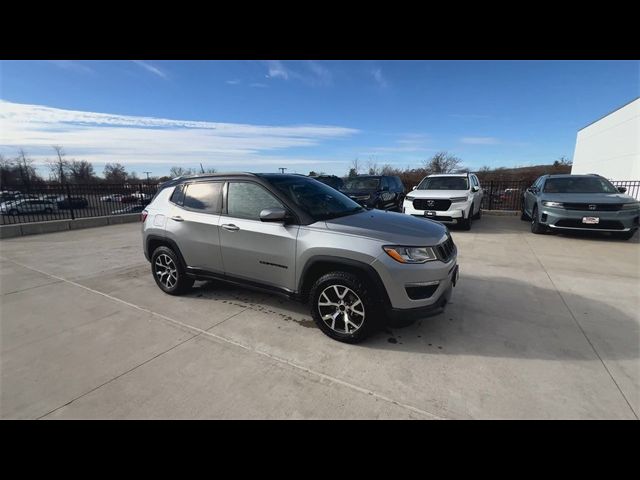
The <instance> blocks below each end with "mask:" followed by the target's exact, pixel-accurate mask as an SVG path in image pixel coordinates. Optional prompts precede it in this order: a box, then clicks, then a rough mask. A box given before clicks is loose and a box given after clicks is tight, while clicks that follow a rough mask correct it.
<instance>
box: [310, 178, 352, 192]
mask: <svg viewBox="0 0 640 480" xmlns="http://www.w3.org/2000/svg"><path fill="white" fill-rule="evenodd" d="M309 178H313V179H314V180H318V181H319V182H322V183H324V184H325V185H329V186H330V187H331V188H335V189H336V190H340V189H342V186H343V185H344V181H343V180H342V179H341V178H340V177H336V176H335V175H315V176H310V177H309Z"/></svg>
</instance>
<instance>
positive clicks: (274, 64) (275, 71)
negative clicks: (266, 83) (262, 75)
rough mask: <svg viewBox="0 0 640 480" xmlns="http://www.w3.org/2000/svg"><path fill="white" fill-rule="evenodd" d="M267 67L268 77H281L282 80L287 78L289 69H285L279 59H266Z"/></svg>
mask: <svg viewBox="0 0 640 480" xmlns="http://www.w3.org/2000/svg"><path fill="white" fill-rule="evenodd" d="M267 68H268V69H269V74H268V77H270V78H282V79H284V80H288V79H289V75H290V72H289V69H287V68H286V67H285V66H284V65H283V64H282V62H281V61H280V60H269V61H267Z"/></svg>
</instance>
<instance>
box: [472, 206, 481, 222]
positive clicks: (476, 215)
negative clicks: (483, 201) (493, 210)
mask: <svg viewBox="0 0 640 480" xmlns="http://www.w3.org/2000/svg"><path fill="white" fill-rule="evenodd" d="M472 211H473V210H472ZM473 218H474V219H476V220H480V219H481V218H482V205H480V208H478V213H476V214H475V215H474V216H473Z"/></svg>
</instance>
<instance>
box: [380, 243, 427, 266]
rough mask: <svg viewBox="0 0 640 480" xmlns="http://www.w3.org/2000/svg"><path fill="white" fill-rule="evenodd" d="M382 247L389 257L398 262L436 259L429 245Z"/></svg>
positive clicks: (422, 261)
mask: <svg viewBox="0 0 640 480" xmlns="http://www.w3.org/2000/svg"><path fill="white" fill-rule="evenodd" d="M382 249H383V250H384V251H385V252H387V255H389V256H390V257H391V258H393V259H394V260H395V261H396V262H400V263H425V262H431V261H433V260H437V257H436V254H435V253H434V251H433V249H432V248H431V247H398V246H389V245H387V246H384V247H382Z"/></svg>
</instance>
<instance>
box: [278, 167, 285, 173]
mask: <svg viewBox="0 0 640 480" xmlns="http://www.w3.org/2000/svg"><path fill="white" fill-rule="evenodd" d="M278 170H280V173H284V171H285V170H286V167H280V168H278Z"/></svg>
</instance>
